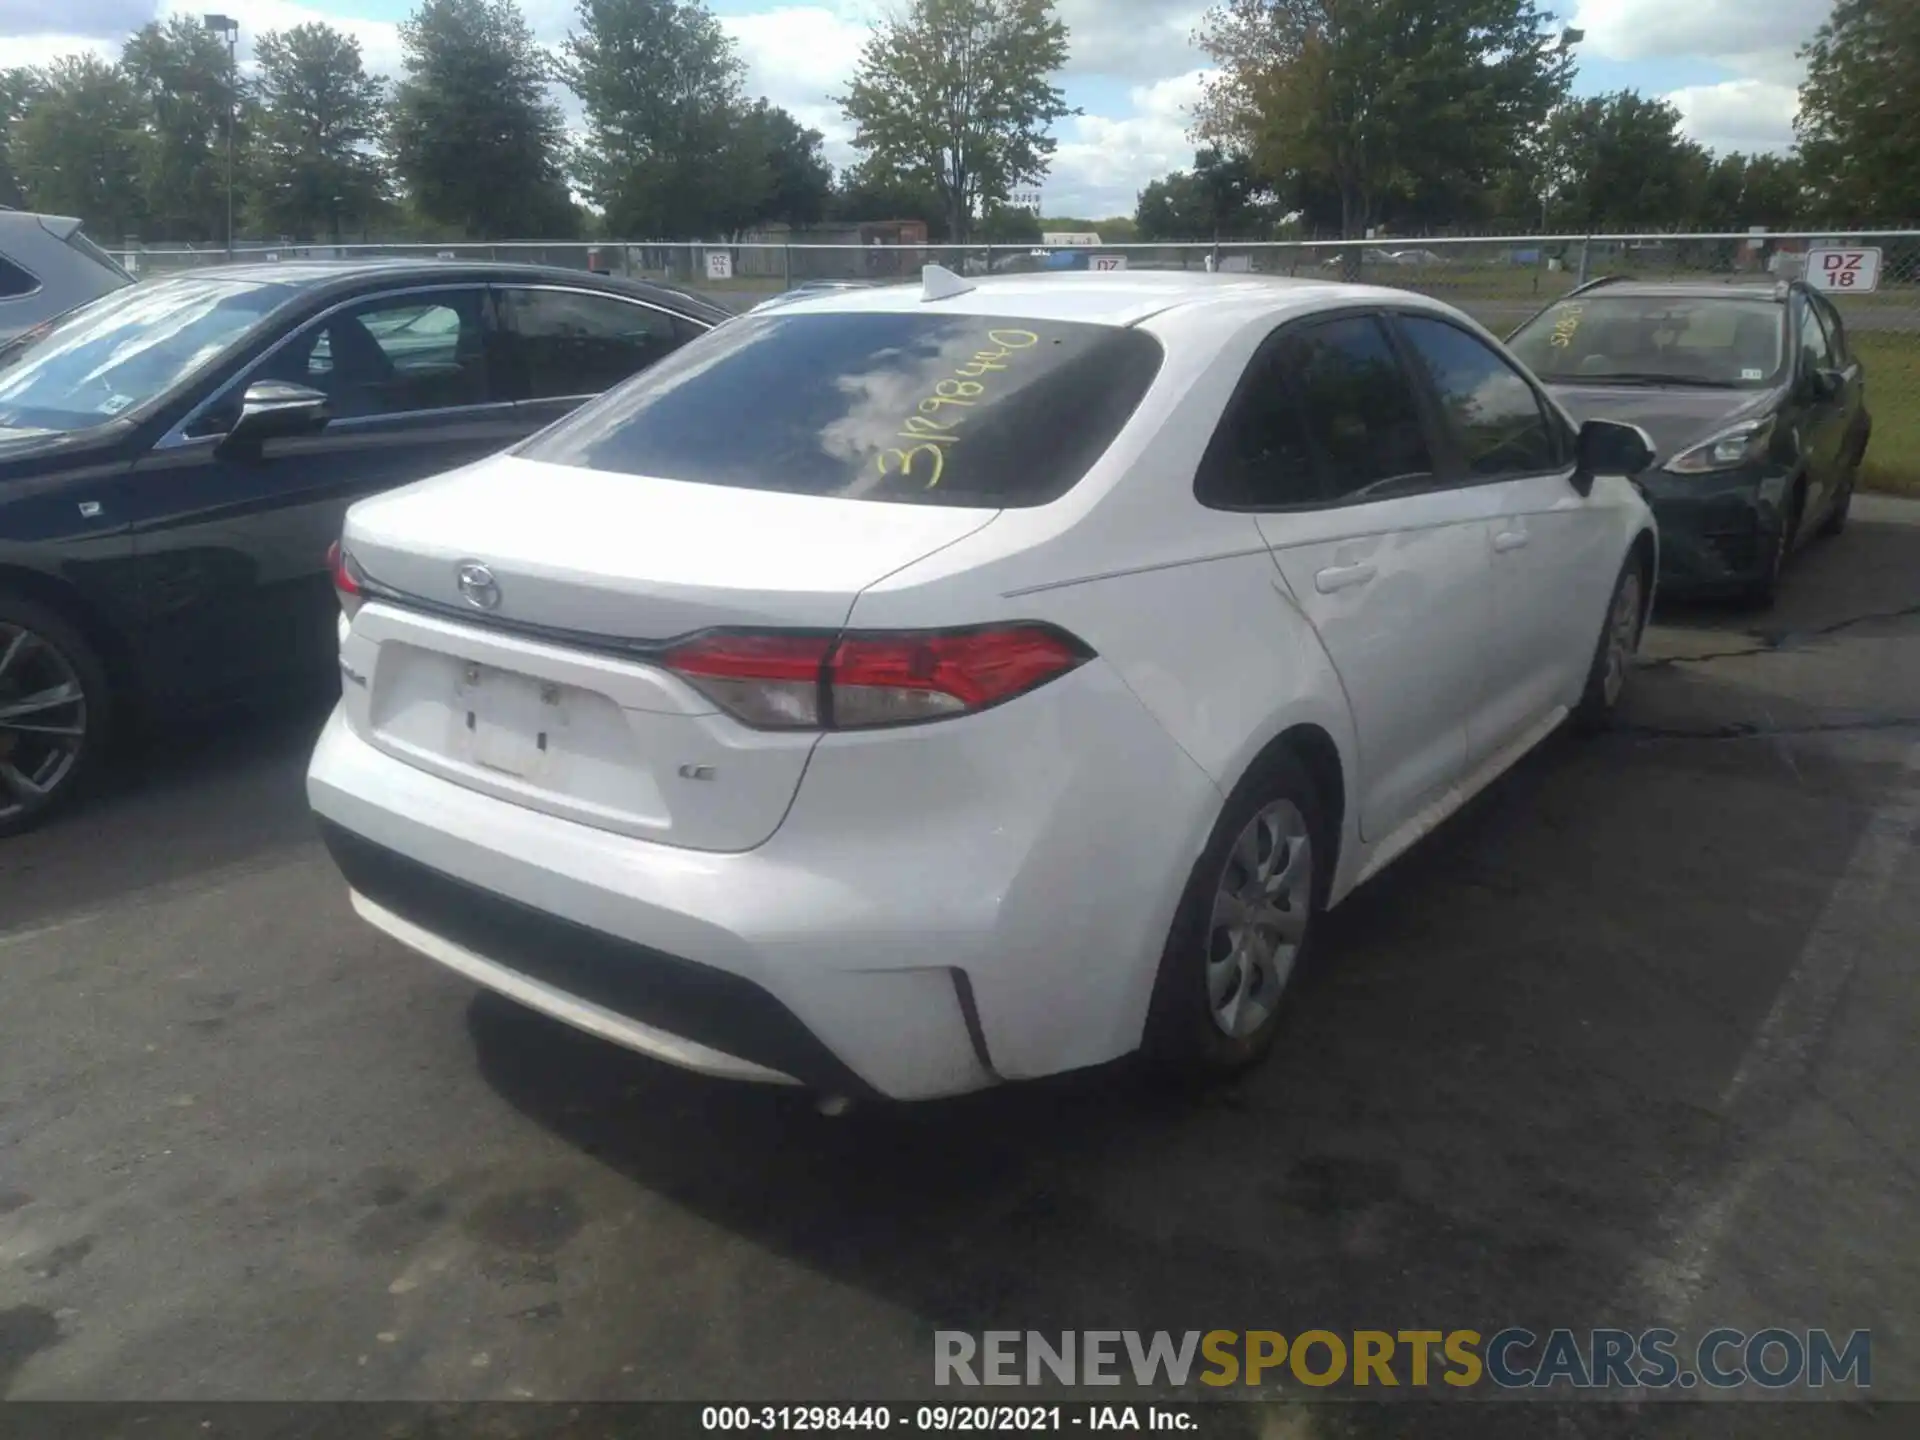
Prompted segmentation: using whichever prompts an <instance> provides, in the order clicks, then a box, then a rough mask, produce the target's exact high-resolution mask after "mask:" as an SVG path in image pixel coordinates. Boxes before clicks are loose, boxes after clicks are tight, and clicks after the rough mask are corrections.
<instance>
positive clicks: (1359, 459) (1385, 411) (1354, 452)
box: [1287, 315, 1433, 499]
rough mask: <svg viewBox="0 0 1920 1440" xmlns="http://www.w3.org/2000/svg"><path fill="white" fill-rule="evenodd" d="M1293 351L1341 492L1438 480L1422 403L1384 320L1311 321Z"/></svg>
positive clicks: (1331, 477) (1297, 379) (1308, 410)
mask: <svg viewBox="0 0 1920 1440" xmlns="http://www.w3.org/2000/svg"><path fill="white" fill-rule="evenodd" d="M1287 358H1288V361H1289V363H1290V368H1291V369H1292V371H1293V375H1292V380H1293V388H1294V390H1295V392H1296V393H1297V394H1298V395H1299V396H1300V402H1301V408H1302V410H1303V411H1304V412H1305V414H1306V418H1307V430H1308V433H1309V435H1311V436H1312V438H1313V441H1314V443H1315V445H1316V446H1317V448H1318V449H1319V451H1320V453H1321V455H1322V456H1323V457H1324V459H1325V462H1326V473H1327V487H1328V490H1329V492H1330V493H1331V494H1332V495H1333V496H1336V497H1339V498H1343V499H1358V498H1361V497H1364V496H1367V495H1374V494H1379V493H1382V492H1385V491H1390V490H1398V489H1402V488H1407V487H1418V486H1420V485H1423V484H1427V483H1430V482H1431V480H1432V478H1433V453H1432V451H1431V450H1430V449H1429V448H1428V446H1427V432H1426V426H1425V423H1424V422H1423V421H1422V419H1421V415H1420V402H1419V400H1418V399H1417V398H1416V396H1415V394H1414V389H1413V382H1412V380H1411V379H1410V378H1409V377H1408V375H1407V372H1406V368H1405V367H1404V366H1403V365H1401V363H1400V357H1399V356H1398V355H1396V354H1395V353H1394V349H1393V346H1392V344H1391V343H1389V341H1388V340H1387V334H1386V331H1385V330H1384V329H1382V328H1381V325H1380V322H1379V321H1378V320H1377V319H1375V318H1374V317H1373V316H1371V315H1355V316H1351V317H1349V318H1346V319H1342V320H1330V321H1327V322H1326V323H1324V324H1319V325H1314V326H1311V327H1309V328H1307V329H1305V330H1302V331H1301V332H1300V334H1299V337H1298V339H1297V340H1296V341H1295V342H1294V343H1293V344H1291V345H1290V346H1289V347H1288V350H1287Z"/></svg>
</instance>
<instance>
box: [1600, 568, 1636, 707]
mask: <svg viewBox="0 0 1920 1440" xmlns="http://www.w3.org/2000/svg"><path fill="white" fill-rule="evenodd" d="M1639 648H1640V572H1639V571H1638V570H1629V571H1627V573H1626V574H1625V575H1622V576H1621V577H1620V588H1619V589H1618V590H1617V591H1615V593H1614V597H1613V613H1612V614H1610V615H1609V616H1608V617H1607V662H1606V667H1607V668H1606V670H1605V672H1604V673H1603V674H1602V676H1601V680H1600V685H1601V693H1602V694H1604V695H1605V697H1606V701H1607V705H1608V707H1609V708H1611V707H1612V706H1613V705H1614V704H1615V703H1616V702H1617V701H1618V700H1619V699H1620V692H1621V691H1622V690H1624V689H1626V687H1627V675H1628V673H1629V672H1630V671H1631V670H1632V669H1633V656H1634V652H1635V651H1636V650H1638V649H1639Z"/></svg>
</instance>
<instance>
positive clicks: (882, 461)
mask: <svg viewBox="0 0 1920 1440" xmlns="http://www.w3.org/2000/svg"><path fill="white" fill-rule="evenodd" d="M889 455H894V456H898V457H899V461H900V468H899V469H898V470H889V469H888V468H887V457H888V456H889ZM917 455H931V456H932V457H933V474H932V476H931V477H929V478H928V480H927V489H929V490H931V489H932V488H933V487H934V486H936V485H938V484H939V483H940V474H941V472H942V471H944V470H945V469H946V468H947V457H946V452H945V451H943V450H941V448H940V447H939V446H938V445H916V446H914V447H913V448H912V449H911V450H882V451H881V452H880V453H879V454H878V455H876V456H874V457H873V463H874V464H875V465H877V466H878V467H879V469H880V473H881V474H882V475H905V476H906V477H908V478H909V479H918V478H919V477H918V476H916V475H915V474H914V473H913V463H914V457H915V456H917Z"/></svg>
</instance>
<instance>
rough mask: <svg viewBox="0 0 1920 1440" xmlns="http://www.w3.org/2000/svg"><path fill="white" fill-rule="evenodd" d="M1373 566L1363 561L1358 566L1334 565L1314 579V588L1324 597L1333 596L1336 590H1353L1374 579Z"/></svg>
mask: <svg viewBox="0 0 1920 1440" xmlns="http://www.w3.org/2000/svg"><path fill="white" fill-rule="evenodd" d="M1373 575H1374V570H1373V566H1371V565H1369V564H1367V563H1366V562H1365V561H1361V562H1360V563H1359V564H1358V565H1332V566H1329V567H1328V568H1327V569H1325V570H1322V571H1320V572H1319V573H1318V574H1317V575H1315V576H1314V577H1313V588H1314V589H1316V590H1318V591H1319V592H1320V593H1321V594H1322V595H1331V594H1333V592H1334V591H1336V590H1347V589H1351V588H1352V587H1353V586H1355V585H1364V584H1366V583H1367V582H1368V581H1369V580H1371V579H1373Z"/></svg>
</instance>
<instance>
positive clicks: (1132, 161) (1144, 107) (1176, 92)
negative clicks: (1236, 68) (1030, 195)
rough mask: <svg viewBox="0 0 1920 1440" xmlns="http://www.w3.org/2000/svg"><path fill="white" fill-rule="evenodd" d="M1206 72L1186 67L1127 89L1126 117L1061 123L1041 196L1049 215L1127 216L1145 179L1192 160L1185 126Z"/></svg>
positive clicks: (1190, 120) (1087, 117) (1088, 117)
mask: <svg viewBox="0 0 1920 1440" xmlns="http://www.w3.org/2000/svg"><path fill="white" fill-rule="evenodd" d="M1212 73H1213V72H1212V71H1210V70H1206V69H1194V70H1189V71H1188V72H1186V73H1185V74H1184V75H1175V76H1172V77H1171V78H1169V79H1165V80H1159V81H1156V82H1154V83H1153V84H1151V85H1138V86H1135V87H1134V89H1133V90H1132V91H1131V92H1129V94H1128V97H1127V98H1128V99H1129V101H1131V103H1132V105H1133V112H1134V113H1133V114H1132V115H1129V116H1127V117H1126V118H1124V119H1114V118H1111V117H1109V116H1105V115H1081V116H1077V117H1076V118H1074V119H1072V120H1069V121H1067V122H1066V124H1067V126H1068V129H1067V130H1066V132H1065V133H1064V134H1063V135H1062V136H1061V139H1060V147H1059V149H1058V150H1057V151H1055V152H1054V157H1053V169H1052V171H1051V173H1050V174H1049V175H1048V177H1047V181H1046V184H1045V186H1044V187H1043V190H1042V194H1043V195H1044V197H1045V208H1046V211H1047V213H1048V214H1051V215H1082V216H1092V217H1095V218H1098V217H1100V216H1104V215H1131V214H1132V213H1133V209H1134V202H1135V200H1136V199H1137V197H1138V195H1139V192H1140V190H1141V189H1142V188H1143V187H1144V186H1145V185H1146V183H1147V182H1148V181H1149V180H1152V179H1154V178H1155V177H1156V176H1160V175H1164V174H1166V172H1167V171H1169V170H1178V169H1183V168H1185V167H1186V166H1188V165H1191V164H1192V163H1193V148H1194V147H1193V141H1192V140H1191V139H1189V138H1188V135H1187V129H1188V127H1189V126H1190V125H1191V124H1192V123H1193V107H1194V105H1195V104H1196V103H1197V102H1198V101H1199V99H1200V93H1201V91H1202V90H1203V89H1204V88H1205V85H1206V81H1207V77H1208V76H1209V75H1210V74H1212Z"/></svg>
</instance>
